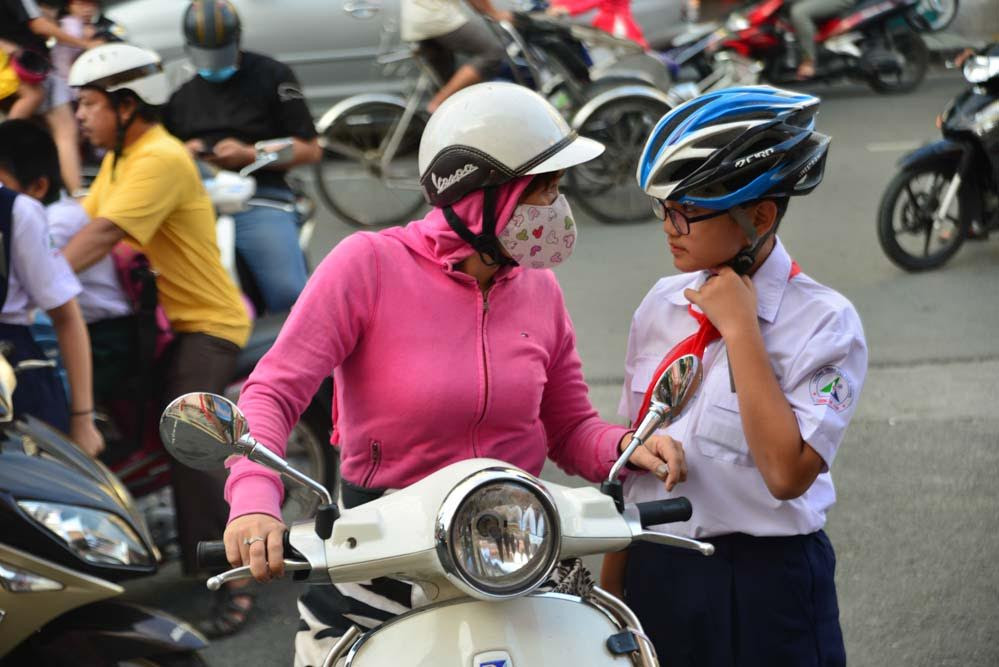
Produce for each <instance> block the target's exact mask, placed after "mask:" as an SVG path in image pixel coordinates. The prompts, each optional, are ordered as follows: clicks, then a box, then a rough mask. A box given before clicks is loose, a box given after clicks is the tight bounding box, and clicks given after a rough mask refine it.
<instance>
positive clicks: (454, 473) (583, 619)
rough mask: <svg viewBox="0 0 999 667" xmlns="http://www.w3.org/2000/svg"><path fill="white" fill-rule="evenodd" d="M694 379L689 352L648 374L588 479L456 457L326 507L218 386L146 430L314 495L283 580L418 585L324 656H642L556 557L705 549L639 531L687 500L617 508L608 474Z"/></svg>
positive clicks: (525, 660)
mask: <svg viewBox="0 0 999 667" xmlns="http://www.w3.org/2000/svg"><path fill="white" fill-rule="evenodd" d="M701 377H702V371H701V365H700V360H699V359H698V358H697V357H695V356H692V355H688V356H685V357H681V358H680V359H678V360H677V361H676V362H674V363H673V364H672V365H671V366H670V367H669V368H667V369H666V371H665V372H664V373H663V374H662V376H660V377H659V378H658V379H657V380H656V385H655V392H654V401H653V404H652V407H651V409H650V410H649V414H648V415H647V416H646V418H645V419H643V421H642V423H641V424H640V425H639V427H638V430H637V431H636V433H635V437H634V438H633V440H632V441H631V443H630V445H629V447H628V449H627V450H626V451H625V452H624V453H623V454H622V456H621V458H620V459H619V460H618V461H617V462H616V463H615V465H614V467H613V469H612V471H611V474H610V476H609V478H608V480H607V481H606V482H604V484H603V485H602V487H601V489H600V490H597V489H595V488H593V487H582V488H575V489H574V488H568V487H565V486H561V485H558V484H551V483H547V482H541V481H540V480H538V479H537V478H536V477H534V476H532V475H529V474H528V473H526V472H524V471H523V470H520V469H518V468H516V467H514V466H512V465H510V464H507V463H504V462H502V461H497V460H493V459H471V460H467V461H461V462H459V463H454V464H452V465H449V466H447V467H445V468H443V469H441V470H439V471H437V472H435V473H433V474H431V475H429V476H427V477H426V478H424V479H423V480H421V481H419V482H417V483H416V484H413V485H412V486H410V487H408V488H406V489H403V490H401V491H398V492H396V493H393V494H389V495H385V496H383V497H381V498H379V499H377V500H374V501H372V502H369V503H366V504H364V505H361V506H358V507H356V508H353V509H349V510H345V511H343V512H342V513H340V512H339V511H338V510H337V507H336V505H334V504H333V499H332V497H331V494H330V492H329V491H328V490H327V489H326V488H325V487H323V486H322V485H321V484H319V483H317V482H315V481H313V480H311V479H309V478H307V477H305V476H304V475H302V474H301V473H299V472H298V471H296V470H294V469H292V468H291V467H290V466H288V464H287V463H285V461H284V460H283V459H281V458H280V457H278V456H276V455H275V454H274V453H273V452H271V450H269V449H267V448H266V447H265V446H264V445H262V444H260V443H258V442H257V441H255V440H254V439H253V438H252V437H251V436H250V434H249V433H247V427H246V421H245V418H244V417H243V415H242V413H241V412H240V411H239V409H238V408H237V407H236V406H235V405H233V404H232V403H230V402H229V401H227V400H226V399H224V398H222V397H220V396H215V395H212V394H187V395H185V396H181V397H180V398H178V399H177V400H175V401H174V402H173V403H171V404H170V406H168V407H167V409H166V410H165V411H164V413H163V417H162V420H161V422H160V433H161V436H162V438H163V442H164V443H165V444H166V447H167V449H168V450H169V451H170V452H171V453H172V454H173V455H174V456H175V457H176V458H177V459H178V460H180V461H181V462H183V463H185V464H187V465H189V466H192V467H195V468H201V469H216V468H218V467H220V466H222V465H223V463H224V461H225V460H226V459H227V458H229V457H230V456H232V455H234V454H237V455H242V456H246V457H247V458H249V459H250V460H252V461H255V462H257V463H260V464H262V465H264V466H267V467H268V468H271V469H272V470H275V471H278V472H279V473H281V474H282V475H284V476H286V477H288V478H289V479H292V480H295V481H296V482H298V483H300V484H303V485H305V486H307V487H308V488H310V489H312V490H314V491H315V493H316V494H318V495H319V496H320V497H321V498H322V499H323V505H322V506H321V507H320V508H319V511H318V513H317V516H316V518H315V520H314V521H313V520H309V521H304V522H298V523H295V524H294V525H293V526H292V527H291V529H290V531H289V533H288V534H287V536H286V541H285V569H286V570H288V571H290V572H292V573H293V574H294V579H295V580H297V581H303V582H310V583H325V584H330V583H333V582H337V583H341V582H357V581H366V580H369V579H372V578H374V577H396V578H398V579H403V580H406V581H408V582H411V583H413V584H416V585H419V586H420V587H421V589H422V590H423V592H424V594H425V595H426V598H427V600H429V604H428V605H427V606H423V607H419V608H416V609H413V610H412V611H410V612H408V613H405V614H402V615H400V616H398V617H396V618H393V619H392V620H390V621H387V622H385V623H383V624H382V625H380V626H379V627H377V628H375V629H374V630H372V631H370V632H367V633H362V632H361V630H359V629H358V628H357V627H356V626H354V627H352V628H351V629H350V630H349V631H348V632H346V633H345V634H344V635H343V636H342V637H341V638H340V640H339V641H338V642H337V643H336V645H335V646H333V648H332V649H331V650H330V652H329V654H328V655H327V656H326V660H325V662H324V667H325V666H333V665H344V666H345V667H375V666H387V665H398V664H403V663H405V664H407V665H412V666H413V667H417V666H420V667H430V666H433V667H469V666H471V667H536V666H541V665H543V666H544V667H569V666H572V667H605V666H608V665H622V664H634V665H641V666H643V667H655V666H657V665H658V664H659V662H658V660H657V658H656V655H655V650H654V648H653V647H652V644H651V643H650V641H649V640H648V638H647V637H646V635H645V633H644V632H643V631H642V626H641V624H640V623H639V621H638V619H637V618H636V617H635V615H634V614H633V613H632V612H631V611H630V610H629V609H628V607H627V606H626V605H625V604H624V603H623V602H622V601H621V600H619V599H617V598H616V597H614V596H612V595H610V594H609V593H607V592H606V591H604V590H602V589H600V588H598V587H596V586H594V585H593V584H592V581H590V580H589V576H588V574H587V573H585V570H583V571H581V564H580V563H579V562H578V561H575V562H574V563H573V562H571V561H572V559H578V558H580V557H582V556H586V555H591V554H602V553H607V552H611V551H619V550H621V549H624V548H626V547H627V546H628V545H629V544H631V543H632V542H634V541H637V540H642V541H647V542H654V543H657V544H667V545H672V546H677V547H684V548H689V549H694V550H697V551H700V552H701V553H702V554H704V555H710V554H712V553H713V552H714V547H713V546H712V545H711V544H707V543H703V542H698V541H696V540H691V539H688V538H684V537H677V536H672V535H667V534H665V533H661V532H652V531H647V530H646V528H647V527H648V526H655V525H659V524H663V523H667V522H671V521H683V520H686V519H688V518H689V517H690V514H691V507H690V503H689V502H688V501H687V499H686V498H674V499H670V500H662V501H653V502H647V503H639V504H637V505H624V504H623V502H622V500H621V487H620V482H619V481H618V480H617V479H616V477H617V473H618V472H619V471H620V469H621V468H622V467H623V466H624V464H625V462H626V461H627V460H628V458H629V457H630V456H631V454H632V452H633V451H634V450H635V448H637V447H638V446H640V445H641V444H642V443H643V442H644V441H645V440H646V439H647V438H648V437H649V436H650V435H651V434H652V433H653V432H654V431H655V430H656V429H657V428H659V427H660V426H662V425H663V424H664V423H666V422H668V421H671V420H673V419H675V418H676V417H677V416H678V415H679V414H680V413H681V412H682V411H683V409H684V408H685V407H686V406H687V405H688V404H689V402H690V401H691V399H692V398H693V396H694V394H695V393H696V391H697V388H698V387H699V385H700V382H701ZM200 547H201V549H202V553H203V554H205V555H206V556H207V557H206V558H205V559H203V561H202V562H203V564H205V561H213V563H214V564H216V565H220V564H222V563H225V555H224V553H225V551H224V548H223V547H222V545H221V543H218V542H213V543H202V545H200ZM567 561H568V562H567ZM560 563H561V564H562V567H559V565H560ZM557 568H558V572H557V573H556V569H557ZM553 574H554V575H556V576H555V579H556V583H555V586H554V588H551V584H552V577H553ZM249 576H250V573H249V568H248V567H240V568H236V569H234V570H229V571H228V572H225V573H223V574H221V575H219V576H216V577H213V578H212V579H210V580H209V581H208V587H209V588H210V589H213V590H215V589H218V588H219V587H220V586H221V585H222V584H224V583H225V582H227V581H232V580H234V579H243V578H247V577H249Z"/></svg>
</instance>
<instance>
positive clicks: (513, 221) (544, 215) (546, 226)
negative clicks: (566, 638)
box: [497, 195, 577, 269]
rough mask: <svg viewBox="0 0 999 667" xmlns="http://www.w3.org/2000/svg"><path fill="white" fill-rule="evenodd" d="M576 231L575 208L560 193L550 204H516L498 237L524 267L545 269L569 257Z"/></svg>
mask: <svg viewBox="0 0 999 667" xmlns="http://www.w3.org/2000/svg"><path fill="white" fill-rule="evenodd" d="M576 235H577V231H576V223H575V222H574V221H573V219H572V209H571V208H570V207H569V203H568V202H567V201H566V199H565V197H564V196H563V195H559V196H558V197H556V199H555V201H554V202H552V203H551V204H550V205H548V206H538V205H534V204H521V205H519V206H517V207H516V208H515V209H514V211H513V213H512V214H511V216H510V220H509V222H508V223H507V225H506V227H504V228H503V230H502V231H501V232H500V233H499V234H497V238H498V239H499V242H500V244H501V245H502V246H503V248H504V249H505V250H506V252H507V253H508V254H509V256H510V257H511V258H513V260H514V261H515V262H517V263H518V264H519V265H520V266H521V267H523V268H527V269H546V268H552V267H555V266H559V265H560V264H563V263H564V262H565V261H566V260H568V259H569V256H570V255H572V249H573V247H574V246H575V244H576Z"/></svg>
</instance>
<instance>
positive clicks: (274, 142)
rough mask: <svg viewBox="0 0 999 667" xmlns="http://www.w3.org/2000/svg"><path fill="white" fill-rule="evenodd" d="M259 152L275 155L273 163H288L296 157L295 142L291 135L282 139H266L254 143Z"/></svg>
mask: <svg viewBox="0 0 999 667" xmlns="http://www.w3.org/2000/svg"><path fill="white" fill-rule="evenodd" d="M253 147H254V148H255V149H256V150H257V154H258V155H259V154H261V153H263V154H268V155H273V156H274V159H273V162H272V164H286V163H288V162H291V161H292V160H293V159H294V157H295V142H294V140H293V139H292V138H291V137H282V138H280V139H266V140H264V141H258V142H257V143H255V144H253Z"/></svg>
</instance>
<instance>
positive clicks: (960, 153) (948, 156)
mask: <svg viewBox="0 0 999 667" xmlns="http://www.w3.org/2000/svg"><path fill="white" fill-rule="evenodd" d="M967 150H968V148H967V146H965V145H964V144H962V143H960V142H958V141H953V140H952V139H941V140H940V141H934V142H933V143H931V144H926V145H925V146H921V147H919V148H917V149H916V150H914V151H912V152H911V153H908V154H907V155H904V156H902V158H901V159H899V161H898V166H899V168H901V169H909V168H910V167H914V166H916V165H918V164H920V163H922V162H933V161H938V160H947V161H953V162H958V163H959V162H960V161H961V159H962V158H963V157H964V155H965V153H966V152H967Z"/></svg>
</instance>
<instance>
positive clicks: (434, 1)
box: [399, 0, 468, 42]
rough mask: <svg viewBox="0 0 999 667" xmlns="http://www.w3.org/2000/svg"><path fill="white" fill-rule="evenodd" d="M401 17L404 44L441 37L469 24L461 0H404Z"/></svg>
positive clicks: (401, 35) (400, 10)
mask: <svg viewBox="0 0 999 667" xmlns="http://www.w3.org/2000/svg"><path fill="white" fill-rule="evenodd" d="M399 15H400V21H399V23H400V35H399V36H400V37H401V38H402V40H403V41H404V42H419V41H421V40H424V39H433V38H434V37H440V36H441V35H446V34H448V33H449V32H454V31H455V30H457V29H458V28H460V27H461V26H463V25H465V24H466V23H468V16H466V15H465V12H464V10H463V8H462V6H461V0H402V5H401V6H400V8H399Z"/></svg>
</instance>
